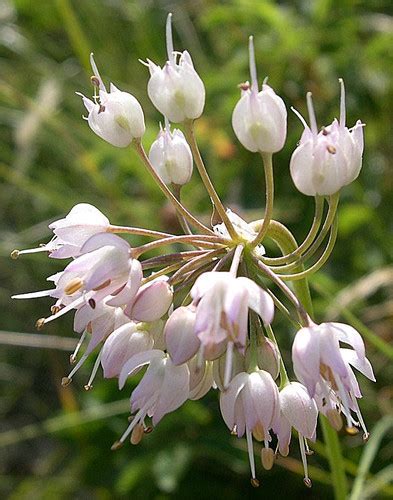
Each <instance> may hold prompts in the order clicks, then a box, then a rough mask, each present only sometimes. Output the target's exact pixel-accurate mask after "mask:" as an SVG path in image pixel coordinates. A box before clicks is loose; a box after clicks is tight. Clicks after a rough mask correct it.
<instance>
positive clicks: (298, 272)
mask: <svg viewBox="0 0 393 500" xmlns="http://www.w3.org/2000/svg"><path fill="white" fill-rule="evenodd" d="M166 35H167V51H168V61H167V62H166V63H165V65H164V66H163V67H162V68H161V67H160V66H157V65H156V64H154V63H153V62H152V61H150V60H148V62H147V63H146V65H147V67H148V69H149V72H150V79H149V83H148V94H149V97H150V99H151V101H152V102H153V104H154V106H155V107H156V108H157V109H158V110H159V111H160V112H161V113H162V114H163V115H164V119H165V126H164V128H162V127H161V128H160V131H159V134H158V137H157V139H156V141H155V142H154V143H153V145H152V146H151V149H150V153H149V154H148V155H147V154H146V153H145V150H144V148H143V146H142V142H141V138H142V136H143V134H144V131H145V124H144V116H143V111H142V108H141V106H140V104H139V103H138V101H137V100H136V99H135V97H133V96H132V95H130V94H128V93H127V92H123V91H121V90H119V89H118V88H117V87H115V86H114V85H113V84H112V83H111V84H110V89H109V92H108V91H107V88H106V86H105V85H104V83H103V80H102V79H101V76H100V74H99V72H98V69H97V66H96V64H95V62H94V59H93V56H91V64H92V68H93V73H94V76H93V77H92V83H93V85H94V88H95V95H94V97H93V100H90V99H88V98H87V97H85V96H83V95H82V99H83V103H84V105H85V107H86V109H87V111H88V117H87V121H88V124H89V126H90V128H91V129H92V130H93V131H94V132H95V133H96V134H97V135H98V136H100V137H101V138H102V139H104V140H105V141H107V142H109V143H110V144H112V145H114V146H117V147H126V146H128V145H131V147H133V148H134V149H135V150H136V151H137V153H138V154H139V156H140V158H141V160H142V162H143V164H144V166H145V167H146V168H147V170H148V171H149V172H150V174H151V175H152V176H153V177H154V179H155V180H156V182H157V184H158V186H159V187H160V188H161V190H162V192H163V194H164V195H165V196H166V197H167V198H168V199H169V201H170V202H172V203H173V205H174V208H175V209H176V211H177V214H178V217H179V221H180V223H181V226H182V228H183V230H184V234H182V235H172V234H168V233H163V232H158V231H153V230H149V229H142V228H136V227H123V226H116V225H112V224H111V223H110V222H109V220H108V219H107V218H106V217H105V215H103V214H102V213H101V212H100V211H99V210H98V209H97V208H95V207H93V206H91V205H88V204H83V203H82V204H79V205H76V206H75V207H74V208H73V209H72V210H71V211H70V213H69V214H68V215H67V216H66V217H65V218H64V219H61V220H58V221H56V222H54V223H52V224H51V225H50V226H49V227H50V228H51V229H52V230H53V234H54V236H53V238H52V239H51V241H50V242H49V243H47V244H45V245H42V246H40V247H39V248H35V249H29V250H23V251H17V250H15V251H14V252H13V253H12V256H13V257H14V258H16V257H17V256H18V255H21V254H26V253H29V252H30V253H31V252H47V253H48V254H49V257H51V258H54V259H64V258H68V259H71V260H70V262H69V263H68V264H67V265H66V267H65V268H64V270H63V271H60V272H58V273H57V274H55V275H53V276H50V277H49V278H47V279H48V281H50V282H51V283H52V287H51V288H50V289H49V290H44V291H40V292H33V293H27V294H23V295H16V296H14V298H19V299H20V298H33V297H52V298H53V299H54V300H55V303H54V305H53V306H52V308H51V315H49V316H48V317H46V318H41V319H39V320H38V321H37V327H38V328H39V329H41V328H42V327H44V325H45V324H47V323H49V322H51V321H54V320H55V319H57V318H60V317H61V316H63V315H64V314H66V313H67V312H69V311H74V312H75V316H74V329H75V332H76V333H78V334H80V335H81V336H80V340H79V342H78V344H77V347H76V350H75V352H74V353H73V354H72V356H71V360H70V361H71V363H72V364H74V367H73V368H72V370H71V371H70V373H69V374H68V376H66V377H64V378H63V380H62V384H63V385H68V384H69V383H70V382H71V381H72V379H73V378H74V376H75V374H76V372H77V371H78V370H79V368H80V367H81V366H82V365H83V363H84V362H85V361H86V359H87V358H88V357H89V356H90V355H93V352H94V353H95V354H94V355H95V356H96V361H95V364H94V368H93V371H92V374H91V376H90V379H89V380H88V382H87V384H86V385H85V389H86V390H88V389H91V388H92V383H93V379H94V377H95V375H96V373H97V371H98V369H99V367H100V366H102V369H103V375H104V377H106V378H111V377H117V378H118V380H119V387H120V389H122V388H123V386H124V385H125V384H126V381H127V379H128V377H130V376H132V375H134V374H135V373H137V372H138V371H140V370H141V369H142V368H143V367H146V366H147V370H146V371H145V373H144V375H143V377H142V379H141V381H140V382H139V384H138V385H137V387H136V388H135V389H134V391H133V392H132V395H131V414H132V418H131V422H130V424H129V425H128V427H127V429H126V430H125V432H124V434H123V435H122V436H121V437H120V439H119V441H117V442H116V443H115V444H114V445H113V449H116V448H118V447H120V446H121V445H122V444H123V442H124V441H125V440H126V439H127V438H128V437H129V436H130V439H131V442H132V443H133V444H137V443H139V442H140V441H141V439H142V437H143V435H144V433H146V432H148V431H149V430H151V429H152V427H151V426H153V427H154V426H156V425H157V424H158V423H159V421H160V420H161V419H162V417H163V416H164V415H165V414H167V413H169V412H171V411H173V410H176V409H177V408H178V407H180V406H181V405H182V404H183V403H184V402H185V401H186V400H187V399H193V400H194V399H199V398H201V397H203V396H204V395H205V394H206V393H207V392H208V391H209V390H210V389H211V388H213V389H218V390H219V400H220V409H221V413H222V416H223V419H224V421H225V424H226V425H227V426H228V428H229V430H230V431H231V432H232V434H235V435H236V436H238V437H242V436H244V435H245V436H246V440H247V446H248V454H249V460H250V467H251V475H252V480H251V482H252V484H253V485H254V486H257V485H258V480H257V478H256V472H255V460H254V449H256V448H254V445H255V442H254V440H256V441H259V442H261V443H262V446H261V447H260V450H261V451H260V453H261V461H262V465H263V467H264V468H265V469H270V468H271V467H272V466H273V463H274V459H275V456H276V455H277V453H280V454H281V455H283V456H286V455H287V454H288V453H289V444H290V440H291V434H292V430H293V429H295V430H296V432H297V435H298V438H299V443H300V452H301V456H302V460H303V465H304V481H305V484H306V485H307V486H311V481H310V478H309V477H308V471H307V461H306V455H307V454H308V452H309V448H308V440H311V441H313V440H315V437H316V427H317V416H318V413H322V414H323V415H325V416H326V417H327V419H328V421H329V422H330V424H331V425H332V426H333V427H334V428H335V429H337V430H338V429H340V428H341V427H342V425H343V419H342V416H343V417H344V420H345V426H346V429H347V431H348V432H349V433H351V434H353V433H355V432H356V430H357V428H358V427H361V428H362V429H363V432H364V437H365V438H366V437H367V436H368V433H367V430H366V427H365V424H364V421H363V419H362V416H361V413H360V410H359V406H358V402H357V400H358V399H359V398H360V397H361V392H360V389H359V385H358V383H357V380H356V376H355V372H354V369H355V370H357V371H360V372H361V373H362V374H363V375H365V376H366V377H367V378H369V379H370V380H375V379H374V375H373V370H372V367H371V365H370V363H369V361H368V360H367V358H366V356H365V348H364V343H363V340H362V338H361V336H360V335H359V333H358V332H357V331H356V330H355V329H354V328H352V327H351V326H349V325H346V324H341V323H322V324H319V325H318V324H315V323H314V322H313V320H312V319H311V317H310V314H311V313H310V304H309V294H308V289H307V282H306V278H307V276H308V275H310V274H311V273H314V272H315V271H317V270H318V269H319V268H320V267H321V266H322V265H323V264H324V263H325V261H326V260H327V258H328V257H329V255H330V253H331V251H332V249H333V246H334V243H335V240H336V236H337V216H336V211H337V205H338V198H339V191H340V189H341V188H342V187H343V186H345V185H347V184H349V183H350V182H352V181H353V180H354V179H355V178H356V177H357V176H358V174H359V171H360V168H361V162H362V153H363V124H362V123H361V122H360V121H358V122H357V123H356V125H355V126H354V127H353V128H351V129H348V128H347V127H346V125H345V92H344V83H343V81H342V80H340V86H341V104H340V119H339V121H338V120H334V121H333V123H332V124H331V125H329V126H327V127H323V128H322V129H321V130H320V131H319V132H318V127H317V124H316V118H315V114H314V110H313V104H312V100H311V94H310V93H308V94H307V105H308V112H309V119H310V126H308V125H307V123H306V121H305V120H304V119H303V117H302V116H301V115H300V114H299V113H298V112H297V111H295V110H294V112H295V113H296V114H297V115H298V117H299V118H300V120H301V122H302V123H303V125H304V132H303V134H302V136H301V139H300V142H299V145H298V146H297V148H296V150H295V151H294V153H293V155H292V158H291V161H290V173H291V176H292V179H293V181H294V183H295V185H296V187H297V188H298V189H299V191H301V192H302V193H304V194H306V195H308V196H314V197H315V216H314V219H313V222H312V226H311V229H310V231H309V233H308V235H307V237H306V238H305V240H304V241H303V243H301V244H300V245H299V246H298V245H297V244H296V242H295V239H294V237H293V236H292V234H291V233H290V231H289V230H288V229H287V228H286V227H285V226H284V225H282V224H281V223H279V222H277V221H275V220H273V219H272V210H273V192H274V183H273V168H272V154H273V153H275V152H277V151H279V150H281V149H282V147H283V145H284V143H285V139H286V122H287V111H286V107H285V104H284V102H283V100H282V99H281V98H280V97H279V96H278V95H277V94H276V93H275V92H274V90H273V89H272V88H271V87H270V86H269V85H267V83H266V80H265V81H264V83H263V85H262V88H261V90H260V89H259V88H258V80H257V72H256V65H255V56H254V46H253V39H252V37H250V40H249V54H250V73H251V83H248V82H246V83H243V84H241V85H240V88H241V97H240V100H239V102H238V103H237V105H236V107H235V109H234V111H233V116H232V125H233V129H234V131H235V134H236V136H237V138H238V139H239V141H240V142H241V144H242V145H243V146H244V147H245V148H246V149H248V150H249V151H252V152H255V153H259V154H260V156H261V157H262V160H263V164H264V173H265V180H266V206H265V213H264V216H263V219H261V220H257V221H254V222H250V223H247V222H245V221H244V220H243V219H242V218H240V217H239V216H238V215H236V214H235V213H233V212H232V211H231V210H229V209H227V210H226V209H225V208H224V206H223V204H222V202H221V200H220V199H219V197H218V195H217V193H216V191H215V189H214V186H213V185H212V183H211V181H210V178H209V176H208V174H207V171H206V168H205V166H204V163H203V160H202V157H201V155H200V153H199V150H198V146H197V142H196V139H195V135H194V121H195V120H196V119H197V118H198V117H199V116H200V115H201V114H202V111H203V107H204V102H205V88H204V84H203V82H202V80H201V78H200V77H199V76H198V74H197V72H196V71H195V69H194V66H193V62H192V59H191V57H190V55H189V53H188V52H187V51H184V52H176V51H174V50H173V44H172V32H171V15H169V16H168V20H167V27H166ZM170 122H173V123H180V124H182V128H183V131H180V130H179V129H173V130H171V125H170ZM194 162H195V165H196V167H197V169H198V171H199V174H200V177H201V179H202V181H203V183H204V185H205V187H206V190H207V192H208V194H209V196H210V198H211V200H212V203H213V206H214V210H215V212H216V214H218V216H219V217H220V219H221V222H220V223H218V224H216V225H214V226H213V227H207V226H206V225H205V224H203V223H202V222H200V221H199V220H198V219H197V218H196V217H195V216H194V215H192V214H191V213H190V212H189V211H188V210H187V208H186V207H185V206H184V204H183V203H182V202H181V197H180V191H181V187H182V186H183V185H184V184H185V183H187V182H188V181H189V180H190V178H191V175H192V170H193V163H194ZM325 203H326V204H327V210H325V209H324V205H325ZM324 212H326V218H325V220H324V222H322V219H323V214H324ZM118 234H127V235H131V236H132V235H142V236H145V237H147V238H149V239H150V240H151V241H150V242H148V243H146V244H144V245H142V246H137V247H133V246H132V241H131V244H130V243H128V241H126V240H125V239H123V238H121V237H120V236H118ZM265 239H270V240H272V241H273V242H275V243H276V244H277V246H278V247H279V249H280V250H281V252H282V254H283V255H282V256H281V257H268V256H267V255H266V254H265V249H264V247H263V242H264V240H265ZM325 239H327V240H328V242H327V244H326V247H325V249H324V250H323V252H319V253H318V255H320V257H319V258H317V257H315V256H316V255H317V251H318V250H319V249H320V247H321V244H323V242H324V241H325ZM174 244H178V245H181V246H183V247H184V248H183V249H182V250H181V251H177V252H175V253H167V251H165V250H164V249H165V248H168V247H170V248H171V247H172V245H174ZM190 247H191V248H192V249H191V250H190ZM172 248H173V247H172ZM154 249H162V250H163V253H162V255H160V256H153V257H150V258H146V257H145V255H146V254H147V253H148V252H150V251H151V250H154ZM313 258H314V259H313ZM310 260H311V261H313V263H312V264H311V265H309V267H306V265H307V264H308V263H309V262H310ZM288 282H292V284H293V286H290V285H289V284H288ZM277 294H278V295H279V297H278V296H277ZM276 309H278V310H279V312H280V313H281V314H282V315H283V316H284V317H285V318H286V319H287V320H288V323H289V325H290V329H291V330H292V331H293V329H294V328H295V329H296V330H297V333H296V335H295V339H294V342H293V348H292V360H293V369H294V370H293V371H294V374H295V376H296V378H297V381H290V379H289V378H288V375H287V372H286V368H285V366H284V362H283V359H282V357H281V355H280V349H279V345H278V343H277V341H276V337H275V335H274V332H273V319H274V314H275V310H276ZM342 344H344V345H346V346H347V347H343V346H342ZM82 345H85V349H84V353H83V354H82V355H81V356H79V351H80V350H81V347H82ZM349 347H350V348H349ZM97 352H98V354H97Z"/></svg>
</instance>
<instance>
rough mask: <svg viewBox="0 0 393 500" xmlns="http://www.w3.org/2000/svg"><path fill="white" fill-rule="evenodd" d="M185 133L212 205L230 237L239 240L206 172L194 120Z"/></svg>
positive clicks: (186, 127) (185, 124) (186, 124)
mask: <svg viewBox="0 0 393 500" xmlns="http://www.w3.org/2000/svg"><path fill="white" fill-rule="evenodd" d="M184 132H185V136H186V139H187V141H188V143H189V145H190V148H191V151H192V154H193V157H194V161H195V165H196V167H197V169H198V172H199V175H200V176H201V178H202V182H203V184H204V186H205V188H206V190H207V192H208V193H209V195H210V198H211V200H212V203H213V205H214V207H215V208H216V209H217V212H218V213H219V215H220V217H221V219H222V221H223V222H224V224H225V227H226V228H227V230H228V233H229V235H230V236H231V238H233V239H236V238H237V233H236V231H235V229H234V227H233V225H232V222H231V221H230V220H229V217H228V215H227V213H226V211H225V208H224V205H223V204H222V202H221V200H220V198H219V196H218V194H217V192H216V190H215V189H214V186H213V184H212V182H211V180H210V177H209V174H208V173H207V171H206V167H205V165H204V163H203V160H202V156H201V153H200V152H199V148H198V144H197V142H196V138H195V134H194V122H193V120H188V121H186V122H185V123H184Z"/></svg>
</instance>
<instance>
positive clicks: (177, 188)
mask: <svg viewBox="0 0 393 500" xmlns="http://www.w3.org/2000/svg"><path fill="white" fill-rule="evenodd" d="M172 186H173V194H174V195H175V197H176V199H177V201H178V202H179V203H181V188H182V187H181V186H180V185H179V184H172ZM176 214H177V220H178V221H179V224H180V227H181V228H182V229H183V231H184V234H192V231H191V229H190V226H189V225H188V222H187V219H186V218H185V217H184V215H182V214H181V213H179V212H178V211H176Z"/></svg>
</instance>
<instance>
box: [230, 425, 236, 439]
mask: <svg viewBox="0 0 393 500" xmlns="http://www.w3.org/2000/svg"><path fill="white" fill-rule="evenodd" d="M231 436H237V427H236V425H234V426H233V427H232V430H231Z"/></svg>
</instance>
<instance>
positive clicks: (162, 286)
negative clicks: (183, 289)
mask: <svg viewBox="0 0 393 500" xmlns="http://www.w3.org/2000/svg"><path fill="white" fill-rule="evenodd" d="M172 299H173V289H172V287H171V286H170V285H169V284H168V278H167V277H166V276H160V277H158V278H156V279H154V280H153V281H150V282H149V283H146V284H145V285H142V286H141V287H140V289H139V290H138V293H137V294H136V295H135V298H134V299H133V300H132V301H130V303H129V304H128V306H127V307H126V309H125V311H124V312H125V313H126V314H127V316H128V317H129V318H131V319H132V320H134V321H146V322H151V321H157V320H158V319H160V318H161V317H162V316H164V314H165V313H167V312H168V309H169V307H170V306H171V304H172Z"/></svg>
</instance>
